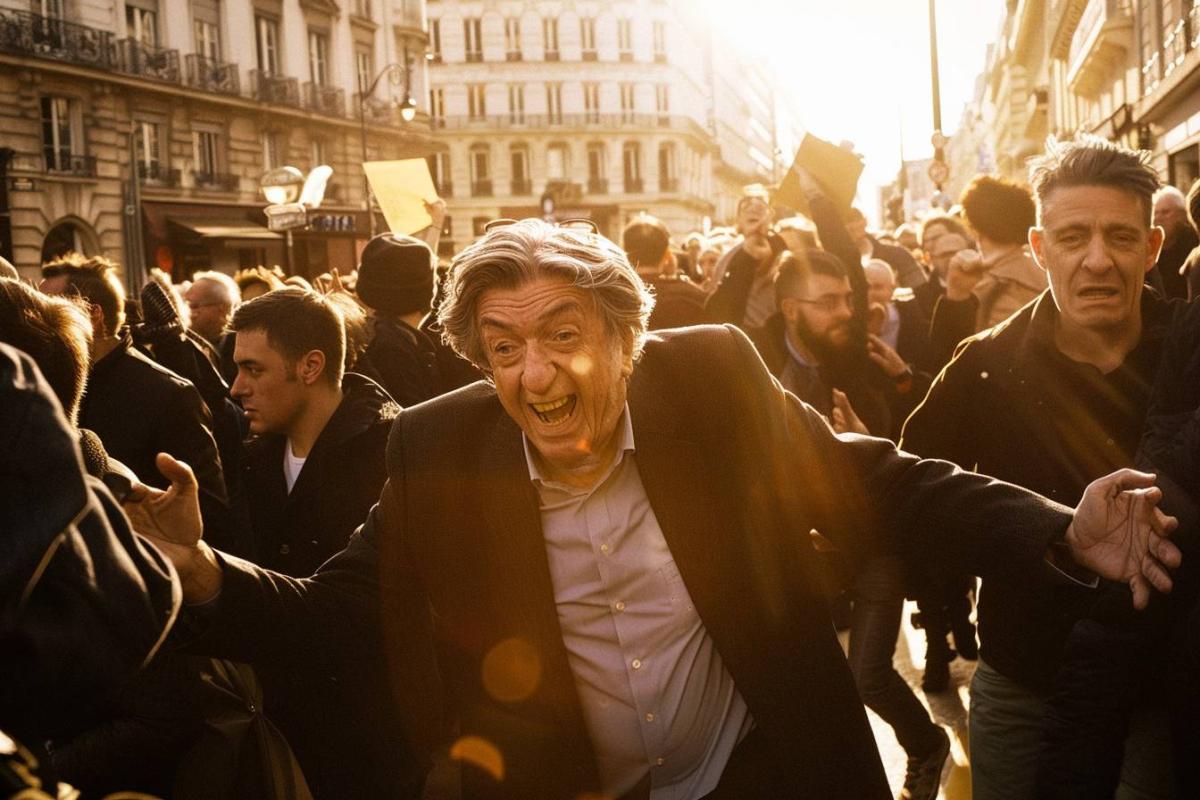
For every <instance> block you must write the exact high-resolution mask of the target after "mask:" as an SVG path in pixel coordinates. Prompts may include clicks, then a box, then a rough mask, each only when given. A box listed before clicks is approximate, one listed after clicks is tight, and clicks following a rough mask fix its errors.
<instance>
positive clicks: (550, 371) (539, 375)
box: [521, 344, 557, 395]
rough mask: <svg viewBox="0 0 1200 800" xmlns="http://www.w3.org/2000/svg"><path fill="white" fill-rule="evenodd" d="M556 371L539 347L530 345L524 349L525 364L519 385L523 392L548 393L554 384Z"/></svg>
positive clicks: (552, 363) (543, 350)
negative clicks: (522, 387)
mask: <svg viewBox="0 0 1200 800" xmlns="http://www.w3.org/2000/svg"><path fill="white" fill-rule="evenodd" d="M556 372H557V369H556V368H555V366H554V362H553V361H552V360H551V359H550V358H549V356H548V354H547V353H546V351H545V349H544V348H542V346H541V345H538V344H534V345H530V346H529V347H527V348H526V349H525V363H524V365H523V369H522V371H521V384H522V385H523V386H524V387H525V391H527V392H529V393H530V394H533V395H541V394H544V393H545V392H547V391H549V389H550V386H551V384H553V383H554V375H555V373H556Z"/></svg>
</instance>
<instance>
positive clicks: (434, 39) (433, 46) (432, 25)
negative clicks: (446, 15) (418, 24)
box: [429, 19, 442, 64]
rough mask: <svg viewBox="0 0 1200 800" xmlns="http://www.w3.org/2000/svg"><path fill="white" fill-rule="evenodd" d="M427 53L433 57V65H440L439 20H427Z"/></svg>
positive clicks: (440, 25) (440, 29)
mask: <svg viewBox="0 0 1200 800" xmlns="http://www.w3.org/2000/svg"><path fill="white" fill-rule="evenodd" d="M429 51H430V53H431V55H432V56H433V63H435V64H440V63H442V21H441V20H440V19H431V20H429Z"/></svg>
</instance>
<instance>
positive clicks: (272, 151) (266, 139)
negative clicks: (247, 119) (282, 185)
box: [262, 131, 283, 170]
mask: <svg viewBox="0 0 1200 800" xmlns="http://www.w3.org/2000/svg"><path fill="white" fill-rule="evenodd" d="M279 139H280V136H279V134H278V133H272V132H270V131H263V133H262V159H263V169H264V170H267V169H275V168H276V167H282V166H283V147H282V145H281V143H280V141H279Z"/></svg>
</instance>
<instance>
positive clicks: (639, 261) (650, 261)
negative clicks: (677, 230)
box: [621, 214, 708, 331]
mask: <svg viewBox="0 0 1200 800" xmlns="http://www.w3.org/2000/svg"><path fill="white" fill-rule="evenodd" d="M621 247H622V248H624V250H625V254H626V255H627V256H629V263H631V264H633V267H634V269H636V270H637V271H638V275H641V276H642V280H644V281H645V282H646V283H648V284H650V285H651V286H653V287H654V298H655V302H654V311H653V312H651V314H650V323H649V327H650V330H652V331H654V330H658V329H660V328H683V327H686V326H688V325H703V324H704V323H706V322H708V314H707V312H705V310H704V301H705V298H706V295H705V294H704V291H703V290H702V289H700V287H698V286H696V284H694V283H692V282H691V281H689V280H688V279H687V278H686V277H685V276H684V275H683V274H682V273H680V271H679V267H678V265H676V263H675V254H674V253H672V252H671V234H670V232H668V231H667V226H666V225H663V223H662V222H661V221H660V220H659V219H658V218H657V217H652V216H650V215H649V214H638V215H637V216H636V217H634V218H633V219H632V220H630V222H629V224H628V225H626V226H625V230H624V231H622V233H621Z"/></svg>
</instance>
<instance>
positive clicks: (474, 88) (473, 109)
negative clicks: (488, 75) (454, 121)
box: [467, 83, 487, 119]
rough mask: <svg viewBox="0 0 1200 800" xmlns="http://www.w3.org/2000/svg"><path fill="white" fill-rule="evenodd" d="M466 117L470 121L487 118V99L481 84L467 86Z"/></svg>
mask: <svg viewBox="0 0 1200 800" xmlns="http://www.w3.org/2000/svg"><path fill="white" fill-rule="evenodd" d="M467 116H469V117H470V118H471V119H483V118H484V117H486V116H487V97H486V95H485V94H484V86H483V84H482V83H469V84H467Z"/></svg>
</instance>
